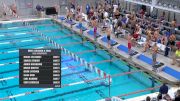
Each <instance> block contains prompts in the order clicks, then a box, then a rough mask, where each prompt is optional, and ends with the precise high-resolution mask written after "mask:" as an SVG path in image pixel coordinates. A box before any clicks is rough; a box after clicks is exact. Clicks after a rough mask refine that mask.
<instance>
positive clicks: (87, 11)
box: [86, 4, 91, 15]
mask: <svg viewBox="0 0 180 101" xmlns="http://www.w3.org/2000/svg"><path fill="white" fill-rule="evenodd" d="M90 9H91V8H90V5H89V4H86V14H87V15H89V11H90Z"/></svg>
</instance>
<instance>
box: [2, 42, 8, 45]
mask: <svg viewBox="0 0 180 101" xmlns="http://www.w3.org/2000/svg"><path fill="white" fill-rule="evenodd" d="M3 44H10V42H3V43H0V45H3Z"/></svg>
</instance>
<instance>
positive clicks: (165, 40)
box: [160, 34, 167, 45]
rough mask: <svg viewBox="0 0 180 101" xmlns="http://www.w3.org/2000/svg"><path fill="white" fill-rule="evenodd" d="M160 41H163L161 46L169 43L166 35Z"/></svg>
mask: <svg viewBox="0 0 180 101" xmlns="http://www.w3.org/2000/svg"><path fill="white" fill-rule="evenodd" d="M160 40H161V42H160V43H161V44H163V45H166V43H167V37H166V35H165V34H163V35H162V37H161V39H160Z"/></svg>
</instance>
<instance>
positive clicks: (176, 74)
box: [162, 66, 180, 80]
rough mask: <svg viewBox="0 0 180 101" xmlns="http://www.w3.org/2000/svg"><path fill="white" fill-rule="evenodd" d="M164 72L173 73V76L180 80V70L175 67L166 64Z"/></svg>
mask: <svg viewBox="0 0 180 101" xmlns="http://www.w3.org/2000/svg"><path fill="white" fill-rule="evenodd" d="M162 71H163V72H165V73H167V74H169V75H171V76H172V77H174V78H176V79H178V80H180V72H179V71H176V70H174V69H172V68H171V67H168V66H165V67H164V68H163V69H162Z"/></svg>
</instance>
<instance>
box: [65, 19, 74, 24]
mask: <svg viewBox="0 0 180 101" xmlns="http://www.w3.org/2000/svg"><path fill="white" fill-rule="evenodd" d="M66 23H68V24H70V25H75V24H76V23H75V22H73V21H72V20H66Z"/></svg>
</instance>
